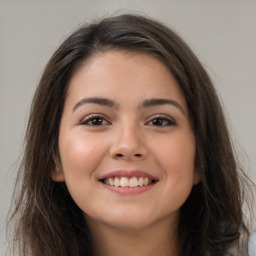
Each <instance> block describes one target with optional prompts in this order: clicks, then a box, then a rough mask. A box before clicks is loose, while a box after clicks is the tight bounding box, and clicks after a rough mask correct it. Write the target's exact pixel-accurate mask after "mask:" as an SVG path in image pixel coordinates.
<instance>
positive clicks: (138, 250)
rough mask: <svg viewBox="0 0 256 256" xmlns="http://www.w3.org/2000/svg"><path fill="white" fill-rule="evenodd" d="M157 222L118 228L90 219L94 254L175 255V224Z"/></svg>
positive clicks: (176, 245)
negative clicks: (144, 226) (129, 227)
mask: <svg viewBox="0 0 256 256" xmlns="http://www.w3.org/2000/svg"><path fill="white" fill-rule="evenodd" d="M167 224H168V223H166V222H163V223H158V224H155V225H152V226H150V227H147V228H144V229H137V230H130V229H119V228H115V227H111V226H107V225H106V226H105V225H101V224H98V223H95V222H91V221H90V225H89V226H90V229H91V231H92V235H93V240H94V244H95V246H94V255H95V256H120V255H122V256H130V255H133V256H150V255H158V256H176V255H178V253H177V251H178V242H177V237H176V235H175V234H177V225H175V227H174V226H173V225H172V226H171V224H170V223H169V224H170V225H167Z"/></svg>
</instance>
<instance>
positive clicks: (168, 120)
mask: <svg viewBox="0 0 256 256" xmlns="http://www.w3.org/2000/svg"><path fill="white" fill-rule="evenodd" d="M157 121H158V122H159V121H160V124H159V123H156V122H157ZM153 122H155V124H153ZM163 122H165V124H163ZM149 123H152V124H151V125H152V126H156V127H166V126H172V125H177V124H176V122H175V121H174V120H173V119H171V118H168V117H165V116H161V115H159V116H155V117H153V118H151V119H150V121H148V122H147V123H146V124H149Z"/></svg>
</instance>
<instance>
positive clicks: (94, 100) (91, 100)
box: [73, 97, 119, 112]
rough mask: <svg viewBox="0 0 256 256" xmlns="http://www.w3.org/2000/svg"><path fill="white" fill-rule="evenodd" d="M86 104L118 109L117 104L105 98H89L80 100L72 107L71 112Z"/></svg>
mask: <svg viewBox="0 0 256 256" xmlns="http://www.w3.org/2000/svg"><path fill="white" fill-rule="evenodd" d="M86 103H92V104H97V105H101V106H106V107H110V108H115V109H119V104H118V103H116V102H115V101H113V100H110V99H107V98H99V97H91V98H84V99H81V100H80V101H78V102H77V103H76V104H75V105H74V107H73V112H74V111H75V110H76V109H77V108H79V107H80V106H81V105H84V104H86Z"/></svg>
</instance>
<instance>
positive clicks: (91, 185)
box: [52, 51, 200, 255]
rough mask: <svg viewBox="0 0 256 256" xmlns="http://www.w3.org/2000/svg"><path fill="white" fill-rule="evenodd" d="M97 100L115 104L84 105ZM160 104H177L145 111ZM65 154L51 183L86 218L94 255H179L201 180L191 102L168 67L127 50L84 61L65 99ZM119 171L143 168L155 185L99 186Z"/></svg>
mask: <svg viewBox="0 0 256 256" xmlns="http://www.w3.org/2000/svg"><path fill="white" fill-rule="evenodd" d="M91 97H97V98H106V99H109V100H111V101H113V102H114V106H106V105H101V104H95V103H88V102H87V103H85V102H81V100H83V99H87V98H91ZM156 98H157V99H168V100H170V99H171V100H173V101H175V102H176V103H175V104H160V105H154V106H147V107H145V106H142V105H143V102H145V100H149V99H156ZM79 102H80V103H79ZM144 105H145V104H144ZM93 122H94V123H96V124H97V125H93ZM59 154H60V159H59V161H57V167H56V171H55V172H53V174H52V179H53V180H54V181H57V182H62V181H65V182H66V184H67V187H68V190H69V192H70V194H71V196H72V198H73V199H74V201H75V202H76V204H77V205H78V206H79V207H80V209H81V210H82V211H83V212H84V214H85V218H86V220H87V222H88V224H89V227H90V229H91V231H92V234H93V237H94V240H95V243H96V244H97V251H96V252H95V253H96V254H100V255H121V254H122V255H126V254H124V253H127V255H153V254H152V253H154V252H155V253H156V254H155V255H175V253H174V249H172V248H176V247H177V241H175V233H176V231H177V222H178V218H179V208H180V207H181V205H182V204H183V203H184V202H185V200H186V199H187V197H188V196H189V194H190V191H191V189H192V186H193V185H195V184H197V183H198V182H199V181H200V176H199V174H198V173H197V171H196V170H195V169H194V160H195V138H194V134H193V130H192V127H191V123H190V119H189V111H188V109H187V105H186V101H185V99H184V96H183V95H182V93H181V91H180V89H179V87H178V84H177V82H176V81H175V79H174V78H173V76H172V75H171V74H170V72H169V71H168V69H167V68H166V66H165V65H164V64H162V63H161V62H160V61H159V60H158V59H156V58H154V57H152V56H150V55H146V54H142V53H135V52H126V51H108V52H105V53H98V54H96V55H94V56H93V57H92V58H91V59H90V60H87V61H86V62H85V63H83V65H82V66H81V67H79V68H78V70H77V71H76V72H75V74H74V75H73V77H72V79H71V82H70V87H69V90H68V94H67V97H66V101H65V106H64V111H63V114H62V118H61V124H60V132H59ZM115 170H124V171H127V172H128V171H133V170H142V171H144V172H146V173H147V174H149V175H152V176H154V177H156V178H157V182H156V183H155V184H154V185H153V186H152V188H150V189H149V190H147V191H145V192H142V193H139V194H131V195H130V194H128V195H122V194H119V193H116V192H113V191H111V190H109V189H108V188H107V186H106V185H103V183H102V182H100V181H99V178H100V177H102V176H104V175H106V174H108V173H109V172H112V171H115ZM135 234H136V235H135ZM113 241H116V242H113ZM128 241H129V242H128ZM170 241H173V243H170ZM170 244H172V246H171V247H170ZM103 251H104V253H103ZM120 253H121V254H120Z"/></svg>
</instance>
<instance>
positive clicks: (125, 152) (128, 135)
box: [110, 126, 148, 161]
mask: <svg viewBox="0 0 256 256" xmlns="http://www.w3.org/2000/svg"><path fill="white" fill-rule="evenodd" d="M110 155H111V157H112V158H114V159H122V160H136V161H139V160H143V159H145V158H146V157H147V155H148V150H147V147H146V143H145V139H144V137H143V135H142V134H141V132H140V131H139V128H138V127H137V128H136V127H131V126H129V127H125V128H120V129H119V130H118V131H117V132H116V133H115V135H114V139H113V144H112V145H111V148H110Z"/></svg>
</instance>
